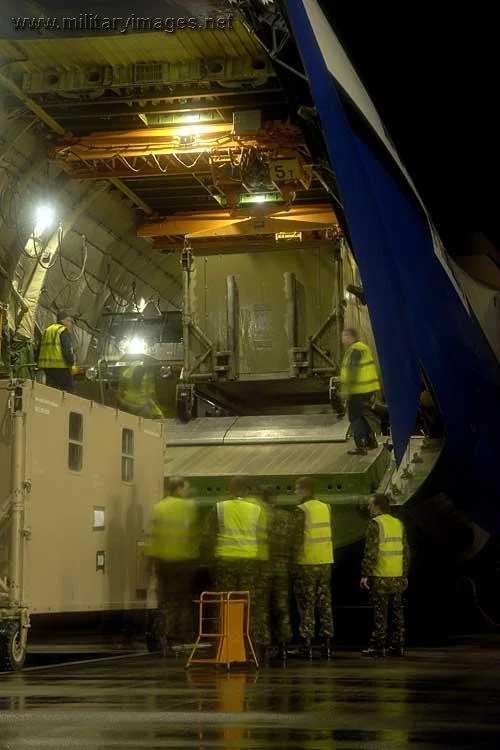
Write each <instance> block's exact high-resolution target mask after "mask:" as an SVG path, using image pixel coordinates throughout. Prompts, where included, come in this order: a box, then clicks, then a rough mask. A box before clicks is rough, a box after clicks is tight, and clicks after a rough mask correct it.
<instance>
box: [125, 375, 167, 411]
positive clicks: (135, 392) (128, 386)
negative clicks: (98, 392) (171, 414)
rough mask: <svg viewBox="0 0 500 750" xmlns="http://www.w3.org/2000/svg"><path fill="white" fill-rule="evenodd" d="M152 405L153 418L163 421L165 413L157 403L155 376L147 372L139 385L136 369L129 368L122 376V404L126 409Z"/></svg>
mask: <svg viewBox="0 0 500 750" xmlns="http://www.w3.org/2000/svg"><path fill="white" fill-rule="evenodd" d="M148 401H149V402H150V404H151V418H152V419H162V418H163V412H162V410H161V409H160V407H159V406H158V404H157V403H156V387H155V379H154V375H153V373H151V372H146V373H145V374H144V376H143V378H142V381H141V384H140V385H137V384H136V382H135V380H134V367H127V369H126V370H125V371H124V373H123V375H122V383H121V387H120V402H121V405H122V406H123V408H124V409H127V407H128V408H132V409H133V408H134V407H141V406H146V404H147V402H148Z"/></svg>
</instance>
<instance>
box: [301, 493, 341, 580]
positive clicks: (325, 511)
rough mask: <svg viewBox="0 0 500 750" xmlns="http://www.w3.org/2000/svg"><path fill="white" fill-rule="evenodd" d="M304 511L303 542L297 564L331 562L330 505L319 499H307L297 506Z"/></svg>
mask: <svg viewBox="0 0 500 750" xmlns="http://www.w3.org/2000/svg"><path fill="white" fill-rule="evenodd" d="M298 507H299V509H300V510H301V511H302V512H303V513H305V524H304V543H303V545H302V548H301V550H300V552H299V554H298V556H297V563H298V564H299V565H327V564H328V563H333V540H332V522H331V511H330V506H329V505H327V504H326V503H322V502H321V500H307V501H306V502H305V503H302V504H301V505H299V506H298Z"/></svg>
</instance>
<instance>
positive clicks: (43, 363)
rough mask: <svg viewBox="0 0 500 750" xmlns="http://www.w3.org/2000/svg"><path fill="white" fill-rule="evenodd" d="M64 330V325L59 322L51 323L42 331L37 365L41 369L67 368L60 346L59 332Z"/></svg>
mask: <svg viewBox="0 0 500 750" xmlns="http://www.w3.org/2000/svg"><path fill="white" fill-rule="evenodd" d="M66 330H67V328H66V326H63V325H62V324H61V323H52V325H50V326H49V327H48V328H46V329H45V331H44V332H43V335H42V343H41V344H40V353H39V355H38V367H39V368H40V369H41V370H52V369H56V370H66V369H68V368H69V365H68V363H67V362H66V360H65V359H64V355H63V350H62V346H61V333H64V331H66Z"/></svg>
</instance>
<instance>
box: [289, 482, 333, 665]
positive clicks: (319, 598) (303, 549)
mask: <svg viewBox="0 0 500 750" xmlns="http://www.w3.org/2000/svg"><path fill="white" fill-rule="evenodd" d="M314 493H315V486H314V480H313V479H312V478H311V477H301V478H300V479H298V480H297V482H296V484H295V495H296V497H298V498H299V500H300V504H299V505H298V510H299V511H300V513H301V519H302V520H301V528H300V530H299V532H298V533H299V534H300V546H299V552H298V555H297V559H296V566H295V571H294V585H293V588H294V594H295V600H296V602H297V608H298V610H299V617H300V625H299V633H300V636H301V638H302V640H303V645H304V647H305V650H306V653H307V655H308V656H309V658H312V640H313V638H314V634H315V630H316V617H315V613H316V610H317V611H318V616H319V630H320V632H319V635H320V636H322V638H323V639H324V650H325V655H326V657H327V658H329V657H330V654H331V639H332V637H333V613H332V566H333V536H332V519H331V508H330V506H329V505H327V504H326V503H323V502H321V500H316V499H315V497H314Z"/></svg>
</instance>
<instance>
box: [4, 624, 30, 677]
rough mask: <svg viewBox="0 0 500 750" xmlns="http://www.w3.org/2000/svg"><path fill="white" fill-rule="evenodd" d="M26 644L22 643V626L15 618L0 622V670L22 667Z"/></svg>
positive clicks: (12, 670) (10, 670)
mask: <svg viewBox="0 0 500 750" xmlns="http://www.w3.org/2000/svg"><path fill="white" fill-rule="evenodd" d="M25 659H26V645H24V646H23V644H22V628H21V625H20V623H19V622H17V621H16V620H13V621H12V620H5V621H4V622H0V672H15V671H16V670H18V669H22V667H23V666H24V662H25Z"/></svg>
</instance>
